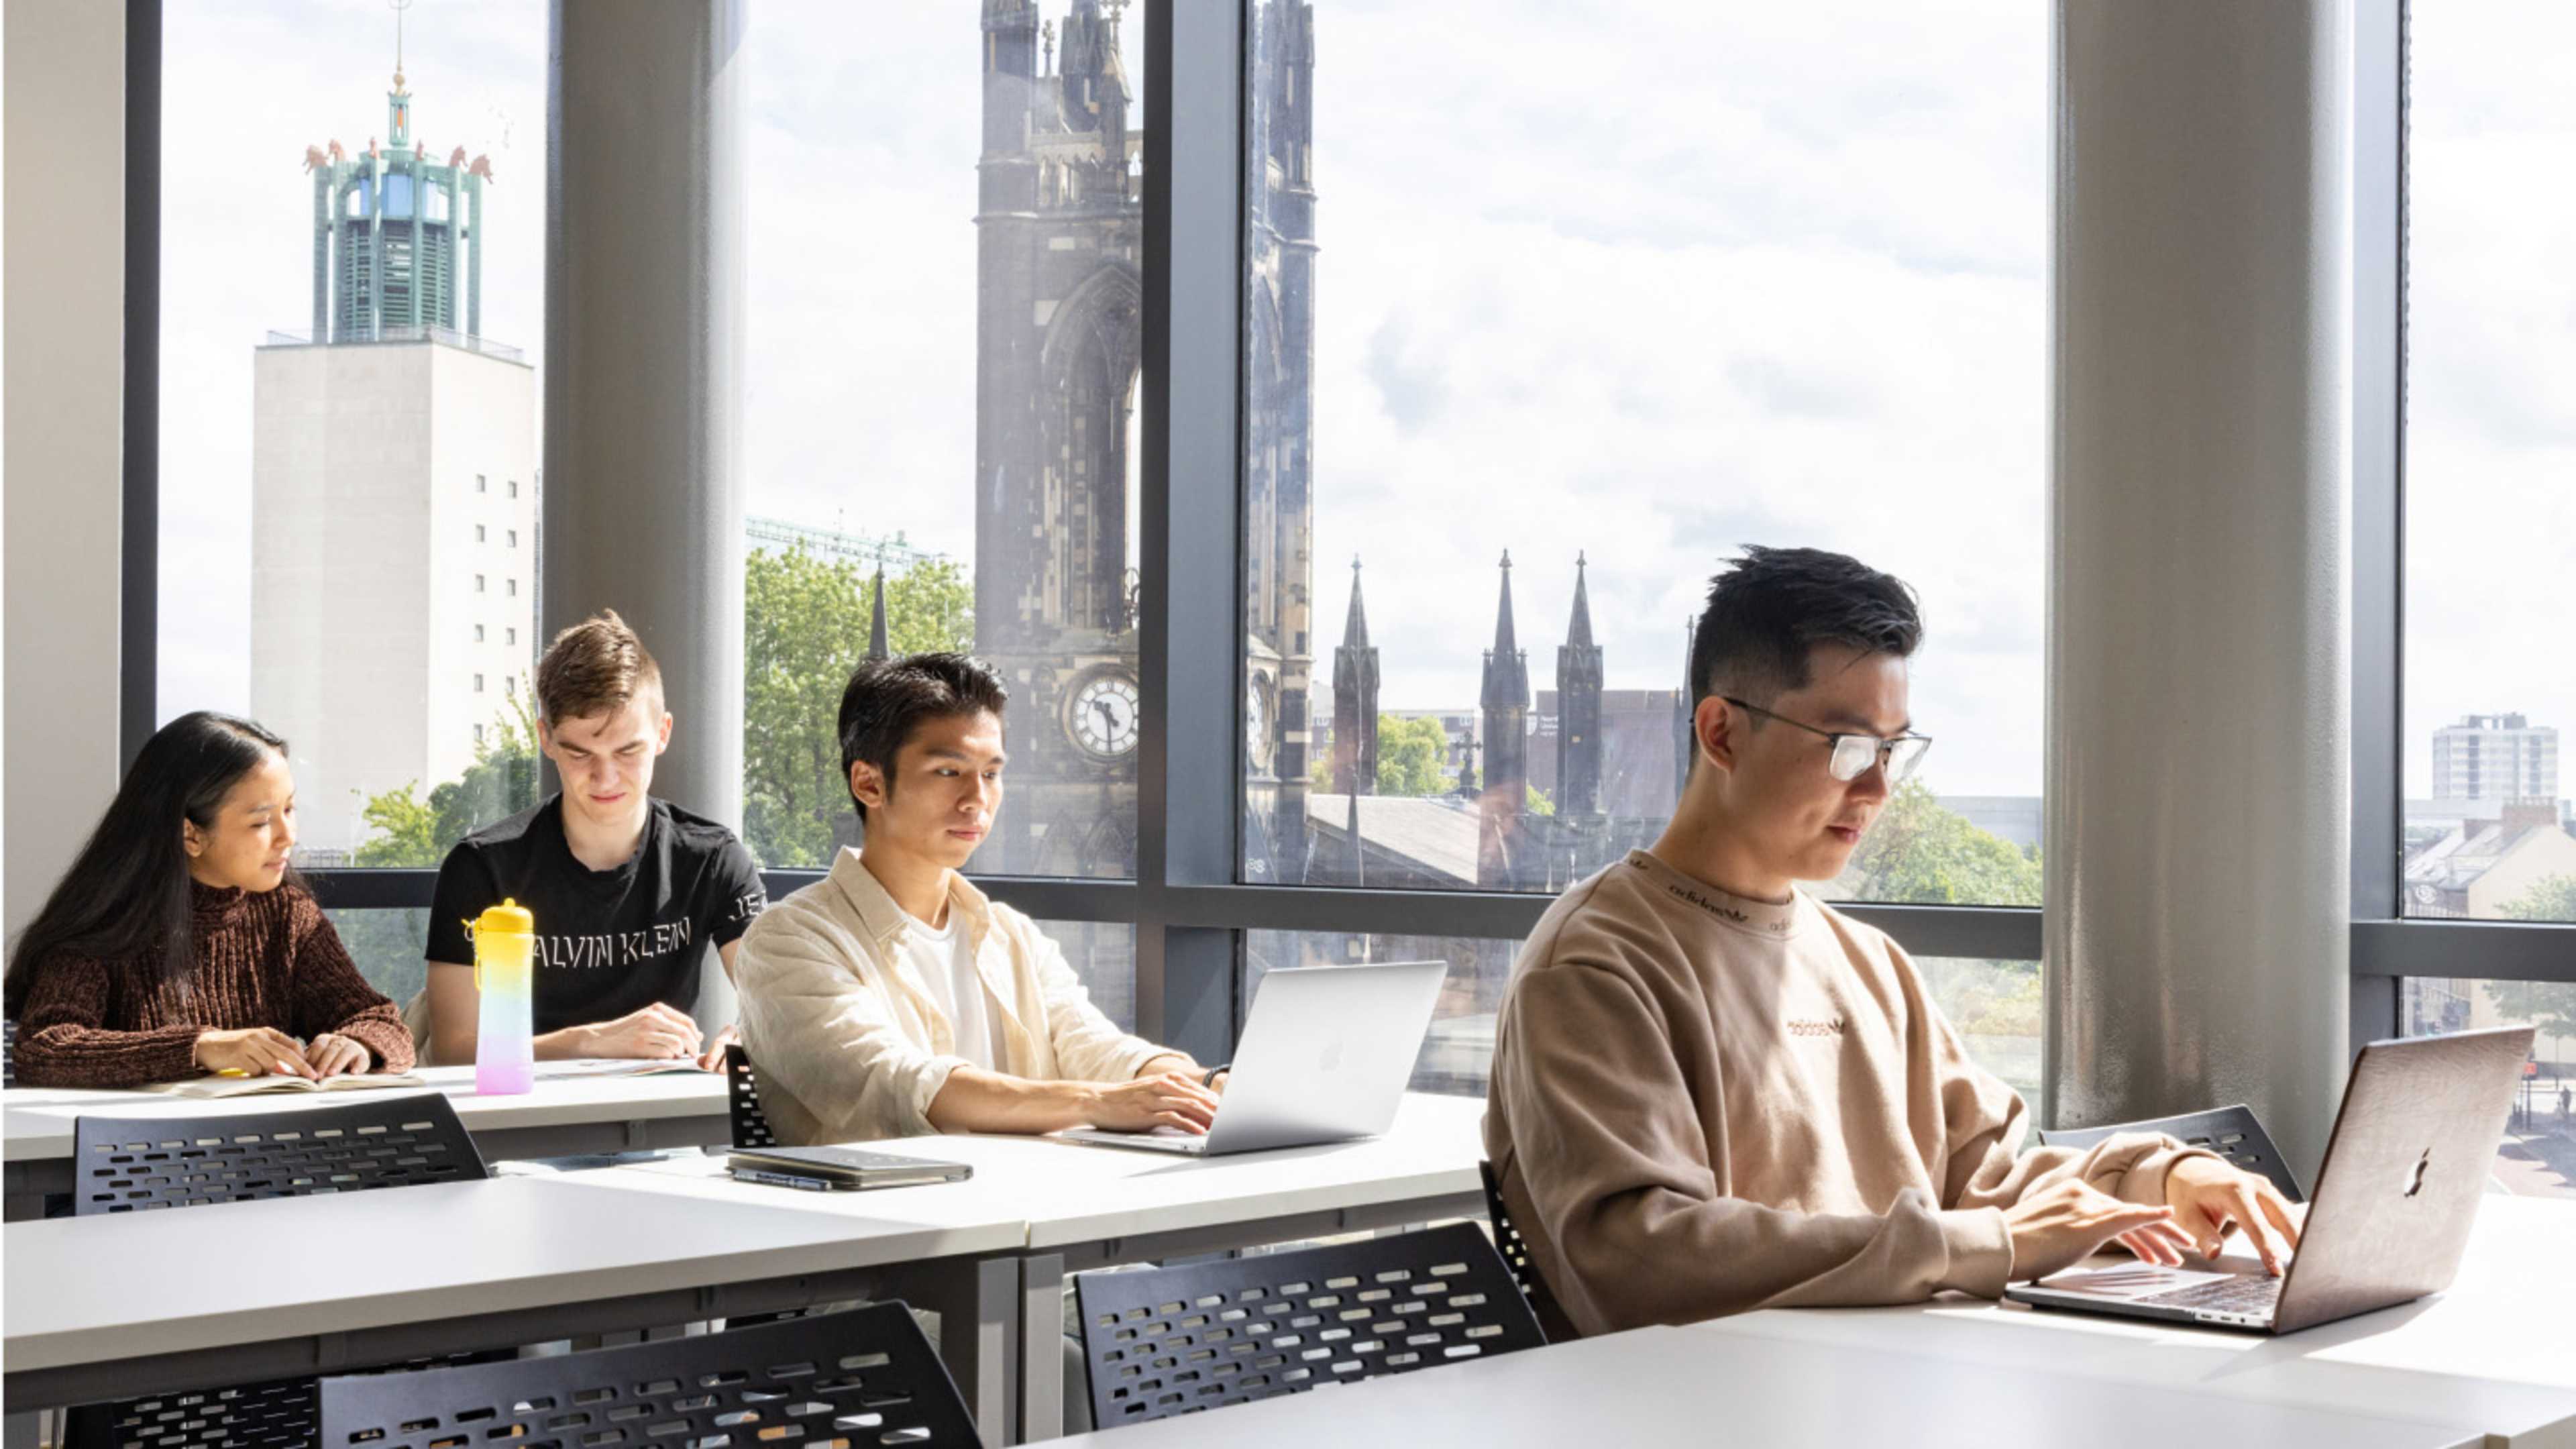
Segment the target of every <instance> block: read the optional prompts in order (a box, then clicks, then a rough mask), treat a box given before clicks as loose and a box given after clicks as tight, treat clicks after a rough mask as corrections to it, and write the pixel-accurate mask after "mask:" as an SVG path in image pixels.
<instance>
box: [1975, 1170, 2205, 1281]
mask: <svg viewBox="0 0 2576 1449" xmlns="http://www.w3.org/2000/svg"><path fill="white" fill-rule="evenodd" d="M2173 1219H2174V1214H2173V1209H2171V1208H2162V1207H2147V1206H2143V1205H2141V1204H2138V1203H2133V1202H2122V1201H2121V1200H2120V1199H2118V1198H2116V1197H2113V1196H2111V1195H2110V1194H2109V1193H2107V1192H2104V1191H2102V1190H2101V1189H2100V1188H2098V1187H2094V1186H2092V1185H2090V1184H2088V1183H2084V1182H2079V1181H2077V1180H2076V1179H2074V1178H2067V1179H2065V1180H2063V1181H2059V1182H2053V1183H2050V1184H2049V1185H2048V1186H2046V1187H2044V1188H2041V1189H2040V1190H2039V1191H2037V1192H2035V1193H2032V1194H2031V1195H2030V1196H2028V1197H2026V1198H2023V1199H2022V1200H2021V1201H2020V1202H2017V1203H2014V1204H2013V1205H2012V1206H2011V1207H2008V1208H2006V1209H2004V1225H2005V1226H2006V1228H2008V1229H2009V1230H2010V1231H2011V1233H2012V1250H2013V1265H2012V1275H2013V1277H2015V1278H2017V1279H2021V1280H2023V1281H2028V1280H2030V1279H2033V1278H2045V1277H2047V1276H2048V1275H2049V1274H2051V1273H2055V1272H2060V1271H2062V1270H2064V1269H2067V1268H2072V1267H2074V1266H2075V1265H2076V1264H2078V1263H2081V1262H2083V1261H2084V1260H2085V1259H2086V1258H2089V1257H2091V1256H2092V1255H2093V1254H2095V1253H2097V1252H2099V1251H2101V1249H2102V1246H2103V1245H2104V1244H2105V1243H2109V1242H2112V1241H2114V1240H2117V1241H2118V1242H2119V1243H2120V1244H2121V1245H2122V1246H2124V1247H2126V1248H2128V1249H2129V1251H2131V1252H2133V1253H2136V1254H2137V1255H2138V1256H2139V1257H2140V1258H2142V1259H2144V1260H2146V1261H2147V1262H2150V1263H2162V1264H2167V1265H2170V1264H2174V1263H2179V1262H2181V1261H2182V1254H2183V1250H2185V1249H2187V1248H2189V1247H2190V1246H2191V1236H2190V1235H2189V1234H2188V1233H2185V1232H2184V1231H2183V1230H2182V1229H2181V1228H2179V1227H2177V1226H2175V1225H2174V1220H2173Z"/></svg>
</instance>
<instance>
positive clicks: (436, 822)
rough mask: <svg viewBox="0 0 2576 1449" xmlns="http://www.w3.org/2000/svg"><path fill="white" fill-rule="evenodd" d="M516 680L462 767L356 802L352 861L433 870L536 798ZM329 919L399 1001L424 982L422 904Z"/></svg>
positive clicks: (533, 745) (524, 704) (531, 746)
mask: <svg viewBox="0 0 2576 1449" xmlns="http://www.w3.org/2000/svg"><path fill="white" fill-rule="evenodd" d="M528 697H529V692H528V690H527V689H525V688H524V687H523V688H521V689H520V690H519V691H518V693H517V694H516V695H515V696H513V698H512V699H511V701H510V703H509V704H508V706H506V707H505V708H504V709H503V711H502V713H501V715H500V717H499V718H498V719H497V721H496V722H495V723H496V726H497V727H496V728H494V729H493V730H492V731H490V732H489V733H488V735H487V736H486V738H485V740H484V742H483V743H482V744H480V745H478V746H476V747H475V750H474V763H472V764H471V765H468V766H466V767H465V773H464V774H463V775H462V776H460V777H458V778H457V779H454V780H450V781H448V782H446V783H445V784H442V785H440V786H439V787H438V788H436V789H434V790H432V791H430V792H429V798H428V799H427V800H425V801H424V800H422V799H421V798H420V784H419V782H418V781H406V782H405V783H404V784H403V786H402V787H401V788H400V789H396V790H387V791H385V792H383V793H381V794H377V795H371V796H369V797H368V798H367V802H366V803H365V804H364V805H363V806H361V807H359V812H358V813H359V816H360V818H362V819H364V820H365V821H366V822H367V826H368V829H369V834H368V836H367V838H366V839H365V840H364V841H362V842H360V844H359V845H358V848H357V849H356V850H355V851H354V852H352V853H351V856H350V859H351V861H352V862H353V863H354V864H357V865H361V866H367V867H372V868H376V869H394V870H399V869H412V870H428V869H435V868H436V867H437V866H438V865H439V863H440V862H442V861H444V860H445V859H446V858H447V851H448V848H449V847H451V846H453V845H454V844H455V843H456V842H457V841H459V840H462V839H464V838H465V837H466V836H468V835H471V834H473V833H474V831H475V830H476V829H478V828H480V827H482V826H485V825H489V824H491V823H492V822H493V821H495V820H500V819H503V818H504V817H507V816H510V815H514V814H517V813H518V812H519V811H521V810H525V809H527V808H528V807H529V806H531V805H534V804H535V803H537V726H536V717H535V715H534V713H533V712H532V711H531V710H530V709H529V706H528ZM330 914H331V923H332V925H333V926H334V927H335V928H336V929H337V930H338V931H339V933H340V940H341V944H343V945H345V946H347V947H348V949H349V957H350V959H351V960H353V961H355V962H357V964H358V971H359V974H361V975H363V976H365V977H366V978H367V980H368V982H369V983H370V984H372V985H373V986H374V987H375V988H376V989H377V990H378V991H381V992H383V993H384V994H385V995H386V996H388V997H391V998H392V999H393V1001H394V1003H395V1004H396V1005H397V1006H399V1005H401V1004H402V1003H404V1002H406V1001H409V1000H410V999H411V997H412V996H413V994H414V993H416V992H418V991H419V990H420V989H421V987H422V985H423V984H424V979H425V977H426V975H427V968H426V966H425V965H424V964H423V958H422V955H421V951H422V949H423V948H424V947H425V946H426V945H427V944H428V933H429V913H428V912H427V911H424V910H364V911H355V910H340V911H333V912H331V913H330Z"/></svg>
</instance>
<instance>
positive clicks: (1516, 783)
mask: <svg viewBox="0 0 2576 1449" xmlns="http://www.w3.org/2000/svg"><path fill="white" fill-rule="evenodd" d="M1502 571H1503V587H1502V600H1501V602H1500V604H1498V605H1497V606H1496V609H1495V613H1494V647H1493V648H1491V649H1489V650H1487V651H1486V652H1485V686H1484V697H1483V706H1484V733H1485V777H1484V788H1483V789H1482V790H1481V791H1479V792H1478V793H1477V796H1476V802H1477V803H1476V809H1477V815H1478V822H1477V830H1476V883H1477V884H1478V885H1481V886H1485V887H1487V888H1490V889H1501V890H1518V889H1520V888H1521V887H1522V885H1523V884H1524V882H1525V880H1526V878H1527V877H1528V876H1529V874H1530V872H1531V870H1532V869H1533V867H1534V866H1537V865H1539V862H1538V861H1537V860H1536V859H1535V857H1536V856H1537V854H1538V852H1536V851H1534V850H1531V849H1529V848H1528V834H1529V833H1528V832H1527V831H1526V830H1524V829H1523V825H1524V817H1525V816H1526V815H1527V813H1528V810H1529V709H1530V689H1529V655H1528V654H1527V653H1526V652H1524V651H1523V650H1522V649H1521V647H1520V641H1519V639H1518V636H1517V635H1516V634H1515V633H1514V631H1513V627H1512V555H1511V551H1510V550H1509V549H1506V550H1504V551H1503V562H1502Z"/></svg>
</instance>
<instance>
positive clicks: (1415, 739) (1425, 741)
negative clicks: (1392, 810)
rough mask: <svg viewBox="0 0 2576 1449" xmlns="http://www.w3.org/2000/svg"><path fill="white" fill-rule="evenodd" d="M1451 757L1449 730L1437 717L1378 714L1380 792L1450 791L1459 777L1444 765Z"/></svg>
mask: <svg viewBox="0 0 2576 1449" xmlns="http://www.w3.org/2000/svg"><path fill="white" fill-rule="evenodd" d="M1448 760H1449V732H1448V731H1446V730H1444V729H1442V728H1440V721H1438V720H1436V719H1406V718H1405V717H1403V716H1402V715H1392V714H1382V715H1379V716H1378V717H1377V792H1378V793H1379V794H1381V795H1446V794H1448V793H1449V792H1450V791H1452V790H1455V789H1457V788H1458V777H1457V776H1455V775H1452V774H1450V773H1448V772H1447V771H1445V770H1443V769H1441V768H1440V767H1441V766H1442V765H1444V764H1446V763H1448Z"/></svg>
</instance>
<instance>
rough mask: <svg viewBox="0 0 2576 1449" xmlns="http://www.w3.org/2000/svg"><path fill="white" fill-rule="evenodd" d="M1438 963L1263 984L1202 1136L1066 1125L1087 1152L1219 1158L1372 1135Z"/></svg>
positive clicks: (1306, 974) (1438, 974)
mask: <svg viewBox="0 0 2576 1449" xmlns="http://www.w3.org/2000/svg"><path fill="white" fill-rule="evenodd" d="M1448 974H1449V966H1448V963H1447V962H1445V961H1399V962H1394V963H1391V964H1388V965H1383V966H1299V967H1293V968H1282V969H1280V970H1276V971H1272V972H1270V973H1269V974H1267V975H1265V976H1263V977H1262V978H1261V985H1260V987H1259V989H1258V990H1256V991H1255V992H1254V994H1253V998H1252V1010H1251V1011H1250V1012H1249V1013H1247V1014H1246V1016H1245V1020H1244V1023H1243V1040H1242V1041H1241V1042H1240V1043H1239V1044H1237V1046H1236V1048H1235V1053H1234V1067H1233V1070H1232V1071H1231V1072H1229V1073H1228V1074H1227V1076H1226V1082H1225V1095H1224V1097H1223V1098H1222V1099H1221V1100H1220V1101H1219V1103H1218V1105H1217V1113H1216V1123H1215V1125H1214V1126H1212V1127H1210V1128H1209V1129H1208V1130H1207V1133H1206V1135H1204V1136H1202V1135H1200V1134H1198V1133H1195V1132H1183V1131H1181V1130H1180V1129H1178V1128H1176V1127H1158V1128H1156V1129H1154V1130H1153V1131H1151V1132H1110V1131H1105V1130H1102V1129H1100V1128H1096V1127H1082V1128H1075V1129H1072V1130H1070V1131H1065V1132H1058V1133H1056V1134H1055V1135H1056V1136H1057V1137H1060V1138H1062V1139H1064V1140H1065V1141H1067V1142H1080V1143H1083V1144H1085V1145H1087V1146H1092V1147H1143V1148H1148V1149H1151V1150H1153V1151H1156V1152H1181V1153H1187V1154H1189V1155H1191V1156H1194V1157H1217V1156H1222V1155H1224V1154H1226V1153H1231V1152H1260V1151H1264V1150H1266V1149H1268V1148H1272V1147H1306V1146H1310V1145H1312V1144H1314V1143H1318V1142H1347V1141H1349V1140H1351V1139H1352V1138H1355V1137H1375V1136H1377V1135H1378V1134H1379V1133H1381V1132H1384V1131H1385V1130H1386V1129H1387V1128H1388V1127H1389V1126H1391V1125H1393V1123H1394V1121H1395V1109H1396V1108H1397V1107H1398V1106H1400V1105H1402V1103H1403V1101H1404V1084H1405V1083H1406V1082H1408V1081H1411V1080H1412V1079H1413V1060H1414V1058H1415V1057H1416V1056H1418V1055H1420V1053H1421V1051H1422V1036H1423V1033H1424V1032H1426V1031H1428V1030H1429V1029H1430V1027H1431V1011H1432V1008H1433V1007H1434V1006H1436V1005H1438V1003H1439V1000H1440V983H1441V981H1442V980H1443V979H1444V978H1445V977H1447V976H1448Z"/></svg>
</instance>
